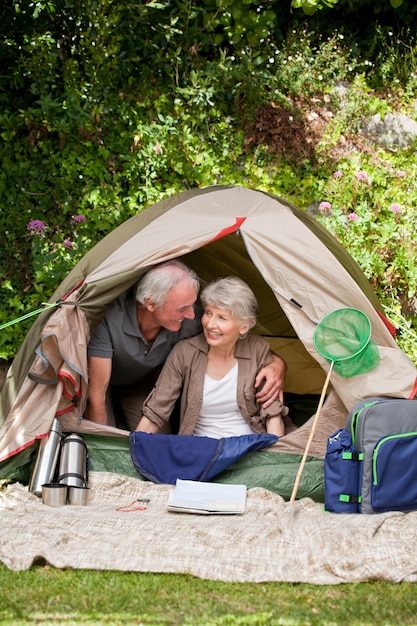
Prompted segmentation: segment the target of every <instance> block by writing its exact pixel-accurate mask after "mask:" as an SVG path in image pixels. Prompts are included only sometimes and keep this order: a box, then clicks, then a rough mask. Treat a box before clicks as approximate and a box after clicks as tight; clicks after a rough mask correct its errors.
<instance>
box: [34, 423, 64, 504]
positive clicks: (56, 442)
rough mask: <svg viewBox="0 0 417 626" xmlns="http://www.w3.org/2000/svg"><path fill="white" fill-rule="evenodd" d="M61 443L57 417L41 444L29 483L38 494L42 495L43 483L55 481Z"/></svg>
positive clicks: (59, 425)
mask: <svg viewBox="0 0 417 626" xmlns="http://www.w3.org/2000/svg"><path fill="white" fill-rule="evenodd" d="M60 445H61V424H60V423H59V420H58V419H57V418H55V419H54V421H53V422H52V427H51V430H50V431H49V434H48V436H47V437H44V438H43V439H42V440H41V442H40V444H39V449H38V454H37V457H36V461H35V467H34V468H33V472H32V476H31V479H30V483H29V491H31V492H32V493H34V494H35V495H37V496H40V495H42V485H45V484H46V483H51V482H53V479H54V474H55V469H56V465H57V461H58V456H59V449H60Z"/></svg>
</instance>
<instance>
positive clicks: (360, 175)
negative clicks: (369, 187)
mask: <svg viewBox="0 0 417 626" xmlns="http://www.w3.org/2000/svg"><path fill="white" fill-rule="evenodd" d="M356 180H358V181H359V182H361V183H369V176H368V174H367V173H366V172H358V173H357V174H356Z"/></svg>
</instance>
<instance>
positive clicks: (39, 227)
mask: <svg viewBox="0 0 417 626" xmlns="http://www.w3.org/2000/svg"><path fill="white" fill-rule="evenodd" d="M45 229H46V226H45V224H44V223H43V222H42V221H41V220H30V222H28V223H27V226H26V230H28V231H29V232H30V233H32V234H33V233H43V231H44V230H45Z"/></svg>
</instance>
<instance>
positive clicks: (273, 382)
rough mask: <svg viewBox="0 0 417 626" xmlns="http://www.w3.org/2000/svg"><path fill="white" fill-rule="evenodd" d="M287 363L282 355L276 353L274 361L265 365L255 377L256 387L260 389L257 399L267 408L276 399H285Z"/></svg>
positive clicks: (273, 357)
mask: <svg viewBox="0 0 417 626" xmlns="http://www.w3.org/2000/svg"><path fill="white" fill-rule="evenodd" d="M286 373H287V365H286V363H285V361H284V360H283V359H281V357H279V356H277V355H276V354H274V355H273V356H272V363H270V364H269V365H266V366H265V367H263V368H262V369H261V370H260V371H259V372H258V375H257V377H256V379H255V388H256V389H258V388H259V391H258V392H257V394H256V400H257V401H258V402H259V403H260V404H262V405H263V407H264V408H265V409H266V408H268V407H269V406H270V405H271V404H272V403H273V402H274V401H275V400H277V399H278V400H281V402H283V401H284V391H283V389H284V382H285V375H286Z"/></svg>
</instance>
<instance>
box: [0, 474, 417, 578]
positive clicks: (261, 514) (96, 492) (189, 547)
mask: <svg viewBox="0 0 417 626" xmlns="http://www.w3.org/2000/svg"><path fill="white" fill-rule="evenodd" d="M90 487H91V496H90V502H89V504H88V506H85V507H83V506H71V505H66V506H62V507H48V506H46V505H44V504H42V501H41V500H40V499H39V498H37V497H36V496H34V495H33V494H30V493H28V491H27V489H26V488H25V487H23V486H22V485H20V484H15V485H12V486H10V487H9V488H8V489H7V491H6V492H3V493H0V511H1V518H2V522H3V523H2V528H3V530H2V541H1V545H0V560H1V561H2V562H3V563H4V564H5V565H6V566H7V567H8V568H10V569H12V570H15V571H20V570H24V569H27V568H29V567H31V565H32V564H33V563H34V562H36V561H37V562H39V560H44V561H46V562H47V563H49V564H50V565H52V566H54V567H57V568H64V567H71V568H78V569H97V570H119V571H135V572H161V573H163V572H165V573H182V574H185V573H186V574H191V575H193V576H197V577H199V578H205V579H210V580H221V581H227V582H255V583H258V582H268V581H271V582H274V581H277V582H280V581H287V582H294V583H297V582H305V583H313V584H317V585H325V584H330V585H336V584H340V583H350V582H360V581H366V580H384V581H387V582H391V583H398V582H401V581H405V582H410V583H414V582H417V562H416V558H415V553H416V549H417V512H412V513H407V514H404V513H397V512H392V513H384V514H380V515H335V514H330V513H325V512H324V511H323V506H322V505H320V504H316V503H314V502H313V501H312V500H310V499H307V498H304V499H302V500H299V501H296V502H295V503H294V504H290V503H288V502H287V503H286V502H284V500H283V499H282V498H281V497H280V496H278V495H276V494H273V493H271V492H269V491H266V490H264V489H259V488H257V489H251V490H249V492H248V499H247V506H246V512H245V514H244V515H237V516H234V515H230V516H228V515H216V516H214V515H213V516H210V515H207V516H204V515H192V514H183V513H170V512H168V511H167V508H166V505H167V499H168V493H169V491H170V489H172V487H169V486H165V485H164V486H161V485H153V484H150V483H144V482H142V481H139V480H138V479H135V478H126V477H122V476H119V475H116V474H101V473H92V474H91V476H90ZM137 498H149V499H150V502H149V503H148V504H147V505H146V510H144V511H143V510H137V511H130V512H126V511H121V510H120V507H125V506H127V505H129V504H130V503H131V502H133V501H134V500H136V499H137Z"/></svg>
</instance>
